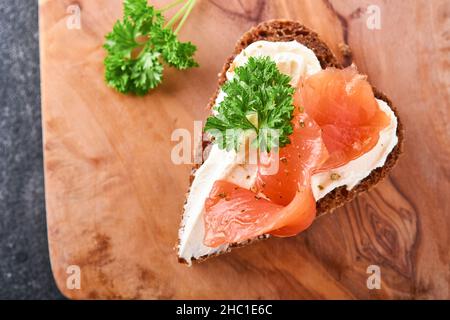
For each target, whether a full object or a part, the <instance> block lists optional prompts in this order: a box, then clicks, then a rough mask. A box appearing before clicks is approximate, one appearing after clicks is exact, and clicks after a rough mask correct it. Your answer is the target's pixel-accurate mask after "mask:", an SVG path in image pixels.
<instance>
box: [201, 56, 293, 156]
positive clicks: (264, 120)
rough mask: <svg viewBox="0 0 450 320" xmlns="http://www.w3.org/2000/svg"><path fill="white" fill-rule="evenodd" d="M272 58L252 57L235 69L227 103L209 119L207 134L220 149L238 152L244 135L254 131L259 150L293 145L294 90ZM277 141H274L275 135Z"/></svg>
mask: <svg viewBox="0 0 450 320" xmlns="http://www.w3.org/2000/svg"><path fill="white" fill-rule="evenodd" d="M289 82H290V77H289V76H287V75H284V74H282V73H281V72H280V71H279V70H278V68H277V65H276V64H275V62H274V61H272V60H271V59H270V58H269V57H261V58H255V57H250V58H249V60H248V62H247V63H246V64H245V65H244V66H241V67H238V68H236V69H235V76H234V77H233V79H231V80H229V81H227V82H226V83H225V84H224V85H223V86H222V90H223V91H224V93H225V98H224V100H223V101H222V102H221V103H220V104H219V105H218V106H216V107H215V111H216V115H214V116H210V117H209V118H208V119H207V120H206V124H205V131H206V132H208V133H210V134H211V135H212V136H214V138H215V139H214V142H215V143H218V145H219V147H220V148H221V149H226V150H231V149H235V150H236V151H237V150H239V146H240V143H241V142H242V139H241V138H242V135H243V132H246V131H248V130H251V131H254V132H255V133H256V135H257V138H256V139H255V140H254V143H255V144H256V147H259V149H260V150H263V151H267V152H269V151H270V150H271V149H272V147H278V146H279V147H283V146H285V145H286V144H288V143H290V140H289V135H290V134H291V133H292V131H293V128H292V123H291V120H292V116H293V115H292V113H293V110H294V106H293V94H294V88H293V87H291V85H290V84H289ZM274 131H276V133H277V134H276V138H277V139H273V137H274V135H273V132H274Z"/></svg>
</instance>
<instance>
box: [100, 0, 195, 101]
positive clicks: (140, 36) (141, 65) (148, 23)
mask: <svg viewBox="0 0 450 320" xmlns="http://www.w3.org/2000/svg"><path fill="white" fill-rule="evenodd" d="M183 2H184V5H183V6H182V7H181V8H180V9H179V11H178V12H177V13H175V14H174V16H173V17H172V19H171V20H170V21H169V22H168V23H167V24H165V21H164V16H163V12H165V11H167V10H168V9H171V8H173V7H175V6H177V5H180V4H181V3H183ZM195 2H196V0H186V1H184V0H176V1H174V2H172V3H170V4H169V5H167V6H165V7H164V8H161V9H159V10H156V9H155V8H154V7H153V6H150V5H148V4H147V0H125V1H124V14H123V19H122V20H119V21H117V22H116V23H115V25H114V27H113V30H112V31H111V32H110V33H109V34H108V35H106V42H105V44H104V48H105V49H106V51H107V56H106V58H105V60H104V64H105V79H106V82H107V83H108V84H109V85H110V86H112V87H114V88H116V89H117V90H118V91H119V92H122V93H134V94H137V95H144V94H146V93H147V92H148V91H149V90H150V89H153V88H155V87H157V86H158V85H159V84H160V83H161V82H162V80H163V69H164V66H163V62H165V63H166V64H168V65H169V66H172V67H175V68H177V69H180V70H183V69H188V68H191V67H197V66H198V64H197V62H196V61H195V60H194V58H193V55H194V53H195V51H196V50H197V48H196V47H195V45H193V44H192V43H191V42H180V41H179V40H178V38H177V33H178V32H179V31H180V29H181V27H182V26H183V24H184V22H185V21H186V19H187V17H188V16H189V14H190V12H191V10H192V8H193V7H194V5H195ZM175 25H176V29H175V30H173V28H174V27H175Z"/></svg>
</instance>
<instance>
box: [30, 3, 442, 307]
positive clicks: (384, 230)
mask: <svg viewBox="0 0 450 320" xmlns="http://www.w3.org/2000/svg"><path fill="white" fill-rule="evenodd" d="M156 4H157V6H159V5H162V4H163V1H157V2H156ZM373 5H375V7H374V6H373ZM39 6H40V10H39V11H40V13H39V18H40V48H41V78H42V123H43V148H44V166H45V191H46V207H47V222H48V241H49V250H50V257H51V264H52V269H53V273H54V276H55V279H56V282H57V284H58V287H59V288H60V290H61V291H62V293H63V294H64V295H65V296H67V297H70V298H76V299H80V298H139V299H172V298H174V299H175V298H188V299H191V298H211V299H215V298H235V299H241V298H243V299H247V298H255V299H260V298H261V299H265V298H286V299H294V298H303V299H335V298H337V299H347V298H348V299H356V298H358V299H367V298H369V299H372V298H373V299H392V298H402V299H404V298H450V296H449V281H450V271H449V261H450V257H449V245H450V239H449V230H450V207H449V190H450V184H449V177H450V174H449V163H450V147H449V145H450V144H449V106H450V99H449V96H450V63H449V60H448V57H449V53H450V3H449V2H448V1H446V0H434V1H428V0H417V1H416V0H414V1H413V0H411V1H380V0H370V1H365V0H362V1H357V0H348V1H347V0H346V1H342V0H341V1H337V0H336V1H331V0H329V1H321V0H309V1H307V0H296V1H282V0H279V1H262V0H261V1H256V0H251V1H242V0H241V1H240V0H228V1H220V0H214V1H212V0H211V1H206V0H200V1H199V2H198V3H197V5H196V6H195V8H194V10H193V12H192V14H191V16H190V17H189V19H188V20H187V22H186V24H185V26H184V27H183V29H182V32H181V33H180V37H181V39H182V40H185V41H187V40H190V41H192V42H193V43H195V44H196V45H197V46H198V53H197V55H196V58H197V60H198V61H199V63H200V65H201V67H200V68H196V69H191V70H188V71H176V70H172V69H167V71H166V72H165V75H164V77H165V80H164V82H163V84H162V85H161V86H160V87H158V88H157V89H156V90H154V91H152V92H151V93H150V94H148V95H147V96H145V97H133V96H125V95H122V94H119V93H116V92H115V91H114V90H113V89H111V88H108V87H107V86H106V85H105V83H104V81H103V71H104V69H103V64H102V61H103V58H104V56H105V52H104V50H103V49H102V44H103V41H104V35H105V34H106V33H107V32H108V31H110V30H111V28H112V25H113V23H114V22H115V21H116V20H117V19H118V18H119V17H120V16H121V14H122V3H121V1H119V0H96V1H92V0H79V1H69V0H47V1H46V0H41V1H40V3H39ZM78 14H79V18H80V20H79V22H80V24H78V25H77V20H76V17H77V15H78ZM168 14H169V15H171V14H173V12H172V11H171V12H169V13H168ZM378 14H379V16H378ZM377 17H378V18H380V19H379V20H373V19H377ZM273 18H288V19H293V20H298V21H300V22H301V23H303V24H304V25H306V26H307V27H310V28H312V29H313V30H315V31H316V32H318V33H319V35H320V36H321V38H322V39H323V40H324V41H325V42H326V43H327V44H328V45H329V46H330V48H331V49H332V50H333V51H334V52H335V54H336V55H337V56H338V58H339V59H340V61H341V62H343V63H345V64H347V65H348V64H350V63H351V62H352V59H353V62H355V63H356V64H357V65H358V67H359V70H360V71H361V72H363V73H366V74H368V75H369V79H370V81H371V82H372V84H374V85H375V86H376V87H377V88H379V89H380V90H381V91H383V92H385V93H386V94H387V95H388V96H389V97H390V98H391V99H392V101H393V103H394V104H395V105H396V106H397V108H398V110H399V113H400V116H401V118H402V120H403V123H404V126H405V129H406V141H405V147H404V154H403V156H402V157H401V158H400V161H399V163H398V165H397V167H396V168H395V169H394V170H393V171H392V173H391V175H390V177H389V178H386V179H385V180H384V181H383V182H382V183H380V184H379V185H377V187H375V188H374V189H372V190H371V191H370V192H368V193H366V194H364V195H362V196H359V197H358V198H357V199H356V200H354V201H353V202H351V203H349V204H348V205H346V206H345V207H343V208H340V209H338V210H336V211H335V212H334V213H332V214H330V215H327V216H325V217H323V218H320V219H318V220H317V221H316V222H315V223H314V224H313V226H312V227H311V228H309V229H308V230H307V231H305V232H303V233H302V234H301V235H299V236H297V237H293V238H288V239H275V238H274V239H270V240H267V241H262V242H259V243H257V244H254V245H252V246H249V247H246V248H242V249H236V250H235V251H234V252H232V253H231V254H228V255H224V256H221V257H218V258H214V259H211V260H208V261H207V262H205V263H203V264H198V265H194V266H193V267H191V268H188V267H187V266H185V265H182V264H179V263H178V262H177V259H176V255H175V251H174V244H175V242H176V240H177V230H178V226H179V222H180V218H181V212H182V207H183V202H184V197H185V192H186V191H187V188H188V177H189V172H190V166H189V165H175V164H174V163H173V162H172V161H171V157H170V154H171V150H172V148H173V147H174V146H175V144H176V143H175V142H173V141H171V139H170V137H171V133H172V132H173V130H174V129H176V128H186V129H189V130H190V131H192V130H193V121H194V120H202V119H204V118H205V117H206V116H207V114H208V110H207V109H206V105H207V102H208V99H209V97H210V96H211V95H212V94H213V92H214V90H215V88H216V79H217V73H218V72H219V71H220V69H221V67H222V64H223V62H224V60H225V58H226V57H227V56H228V55H229V54H230V53H231V52H232V50H233V48H234V45H235V42H236V41H237V39H238V38H239V37H240V36H241V35H242V33H243V32H245V31H246V30H248V29H249V28H250V27H252V26H253V25H255V24H257V23H259V22H261V21H263V20H267V19H273ZM74 19H75V20H74ZM377 22H379V24H377ZM349 47H350V48H351V50H352V56H350V55H349V52H348V48H349ZM373 265H375V266H378V267H379V268H380V271H381V274H380V277H381V288H380V289H376V288H375V289H373V288H372V289H370V288H368V286H367V280H368V278H369V277H370V275H371V274H370V270H371V269H370V268H371V267H370V266H373ZM368 268H369V273H368ZM78 275H79V276H80V278H79V279H80V282H79V283H78V282H77V278H73V277H74V276H78ZM369 280H370V279H369ZM78 284H79V285H80V286H79V287H78ZM369 287H370V286H369Z"/></svg>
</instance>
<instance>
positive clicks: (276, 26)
mask: <svg viewBox="0 0 450 320" xmlns="http://www.w3.org/2000/svg"><path fill="white" fill-rule="evenodd" d="M259 40H266V41H275V42H276V41H292V40H296V41H298V42H299V43H301V44H303V45H304V46H306V47H308V48H309V49H311V50H312V51H314V53H315V54H316V56H317V58H318V60H319V62H320V64H321V66H322V68H323V69H325V68H327V67H335V68H343V66H342V65H341V64H340V63H339V62H338V61H337V59H336V57H335V56H334V54H333V53H332V52H331V50H330V49H329V48H328V46H327V45H326V44H325V43H324V42H323V41H322V40H320V38H319V36H318V35H317V33H315V32H314V31H311V30H310V29H308V28H306V27H305V26H303V25H302V24H300V23H298V22H295V21H290V20H269V21H265V22H262V23H260V24H259V25H257V26H256V27H253V28H252V29H250V30H249V31H247V32H246V33H244V34H243V36H242V37H241V38H240V39H239V41H238V42H237V44H236V47H235V49H234V52H233V54H232V55H231V56H230V57H229V58H228V59H227V60H226V62H225V64H224V66H223V68H222V71H221V72H220V73H219V81H218V86H217V90H216V92H215V94H214V95H213V96H212V98H211V99H210V101H209V103H208V108H210V109H211V108H212V107H213V106H214V103H215V100H216V98H217V95H218V94H219V91H220V87H221V86H222V85H223V84H224V83H225V81H226V71H227V70H228V68H229V66H230V64H231V63H232V62H233V60H234V58H235V56H236V55H237V54H239V53H240V52H241V51H242V50H243V49H244V48H246V47H247V46H249V45H250V44H251V43H253V42H256V41H259ZM373 91H374V94H375V97H376V98H378V99H380V100H384V101H385V102H386V103H387V104H388V105H389V106H390V108H391V109H392V110H393V112H394V113H395V116H396V117H397V121H398V125H397V137H398V143H397V145H396V146H395V147H394V149H393V150H392V151H391V153H390V154H389V156H388V157H387V159H386V162H385V164H384V166H383V167H380V168H377V169H375V170H373V171H372V172H371V173H370V175H369V176H367V177H366V178H365V179H363V180H362V181H361V182H360V183H359V184H358V185H356V186H355V187H354V188H353V189H351V190H347V189H346V186H342V187H339V188H336V189H334V190H333V191H331V192H329V193H328V194H327V195H326V196H325V197H323V198H322V199H320V200H319V201H317V203H316V206H317V217H320V216H323V215H324V214H326V213H330V212H332V211H334V210H335V209H337V208H339V207H341V206H343V205H344V204H346V203H347V202H349V201H351V200H352V199H354V198H355V197H356V196H357V195H358V194H359V193H361V192H365V191H367V190H369V189H370V188H372V187H373V186H375V185H376V184H377V183H378V182H379V181H381V180H382V179H383V178H384V177H385V176H386V175H387V174H388V173H389V171H390V170H391V169H392V168H393V167H394V165H395V164H396V162H397V160H398V157H399V155H400V154H401V152H402V147H403V126H402V123H401V121H400V117H399V115H398V112H397V109H396V108H395V107H394V106H393V105H392V102H391V101H390V100H389V99H388V98H387V97H386V95H384V94H383V93H382V92H380V91H378V90H377V89H376V88H375V87H373ZM210 143H211V141H207V142H204V143H203V146H202V147H203V150H205V148H207V147H208V145H209V144H210ZM204 160H205V159H204ZM199 167H200V165H195V166H194V167H193V169H192V172H191V176H190V183H191V184H192V181H193V179H194V174H195V171H196V170H197V169H198V168H199ZM188 196H189V191H188V193H187V194H186V199H187V197H188ZM183 218H184V212H183ZM182 223H183V219H182ZM181 227H183V225H182V226H181ZM269 237H270V236H269V235H261V236H259V237H256V238H253V239H249V240H247V241H244V242H240V243H233V244H230V245H229V246H228V247H227V249H226V250H225V251H221V252H217V253H213V254H210V255H205V256H201V257H200V258H192V261H196V262H201V261H204V260H205V259H207V258H210V257H213V256H217V255H220V254H222V253H226V252H229V251H230V250H231V249H232V248H236V247H243V246H246V245H248V244H250V243H253V242H255V241H258V240H262V239H267V238H269ZM178 248H179V240H178V245H177V251H178ZM177 253H178V252H177ZM178 261H179V262H180V263H187V261H186V260H185V259H184V258H181V257H179V256H178Z"/></svg>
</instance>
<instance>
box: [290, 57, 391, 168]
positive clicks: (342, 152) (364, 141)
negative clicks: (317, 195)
mask: <svg viewBox="0 0 450 320" xmlns="http://www.w3.org/2000/svg"><path fill="white" fill-rule="evenodd" d="M294 105H295V106H297V107H300V108H303V109H304V110H305V112H306V113H307V114H308V115H309V116H310V117H312V118H313V119H314V121H316V122H317V124H318V125H319V126H320V127H321V128H322V136H323V140H324V143H325V145H326V147H327V150H328V152H329V153H330V157H329V158H328V160H327V161H326V162H325V163H324V164H323V166H322V168H321V170H329V169H333V168H336V167H339V166H342V165H344V164H346V163H348V162H349V161H351V160H353V159H356V158H358V157H360V156H361V155H363V154H365V153H366V152H368V151H369V150H371V149H372V148H373V147H374V146H375V145H376V144H377V142H378V138H379V133H380V131H381V130H382V129H383V128H385V127H386V126H387V125H388V124H389V117H388V116H387V115H386V114H385V113H384V112H383V111H382V110H380V108H379V107H378V104H377V102H376V100H375V97H374V94H373V90H372V87H371V85H370V84H369V82H368V81H367V80H366V77H365V76H363V75H361V74H358V71H357V70H356V67H354V66H350V67H348V68H345V69H336V68H327V69H325V70H322V71H321V72H318V73H316V74H314V75H312V76H310V77H308V78H307V79H305V80H304V81H302V82H301V84H300V85H299V87H298V89H297V91H296V93H295V96H294Z"/></svg>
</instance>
